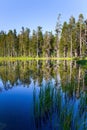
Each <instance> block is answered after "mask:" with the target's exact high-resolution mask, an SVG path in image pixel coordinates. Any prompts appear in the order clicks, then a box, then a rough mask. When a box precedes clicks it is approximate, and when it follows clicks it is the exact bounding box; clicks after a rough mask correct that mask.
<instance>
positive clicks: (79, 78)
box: [0, 60, 87, 130]
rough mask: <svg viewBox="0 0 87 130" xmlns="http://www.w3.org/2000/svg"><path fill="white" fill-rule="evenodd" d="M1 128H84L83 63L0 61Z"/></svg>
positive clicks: (86, 71)
mask: <svg viewBox="0 0 87 130" xmlns="http://www.w3.org/2000/svg"><path fill="white" fill-rule="evenodd" d="M0 130H87V68H86V66H82V65H79V64H77V62H76V61H56V60H55V61H51V60H45V61H34V60H31V61H24V62H23V61H15V62H14V61H11V62H10V61H8V62H7V61H6V62H5V61H3V62H0Z"/></svg>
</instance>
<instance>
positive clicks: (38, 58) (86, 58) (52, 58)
mask: <svg viewBox="0 0 87 130" xmlns="http://www.w3.org/2000/svg"><path fill="white" fill-rule="evenodd" d="M83 59H84V60H87V57H85V58H80V57H72V58H71V57H59V58H57V57H0V61H8V60H9V61H10V60H11V61H15V60H23V61H24V60H83Z"/></svg>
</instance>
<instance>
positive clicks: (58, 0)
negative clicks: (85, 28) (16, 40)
mask: <svg viewBox="0 0 87 130" xmlns="http://www.w3.org/2000/svg"><path fill="white" fill-rule="evenodd" d="M59 13H61V22H62V23H63V22H64V21H68V19H69V18H70V16H72V15H73V16H75V18H76V19H77V18H78V15H79V14H80V13H83V14H84V17H85V18H87V0H0V30H4V31H6V32H7V31H8V30H9V29H14V28H16V29H17V31H18V32H19V31H20V30H21V27H22V26H24V27H29V28H30V29H31V30H32V29H35V30H36V29H37V26H42V27H43V31H46V30H48V31H51V30H52V31H53V30H54V29H55V25H56V22H57V16H58V14H59Z"/></svg>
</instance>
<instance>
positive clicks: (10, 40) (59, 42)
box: [0, 14, 87, 57]
mask: <svg viewBox="0 0 87 130" xmlns="http://www.w3.org/2000/svg"><path fill="white" fill-rule="evenodd" d="M60 19H61V15H60V14H59V15H58V18H57V23H56V27H55V34H54V33H52V32H49V31H46V32H45V33H43V31H42V27H41V26H38V27H37V30H33V31H32V32H31V30H30V29H29V28H24V27H22V29H21V31H20V33H19V34H17V32H16V29H14V30H9V31H8V32H7V33H6V32H5V31H3V30H2V31H0V57H7V56H8V57H19V56H28V57H78V56H86V55H87V49H86V43H87V34H86V33H87V31H86V30H87V23H86V22H87V21H85V19H84V16H83V14H80V15H79V16H78V20H77V21H76V19H75V17H74V16H71V17H70V19H69V22H67V21H64V23H63V25H61V22H60V21H61V20H60ZM84 21H85V22H84Z"/></svg>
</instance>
